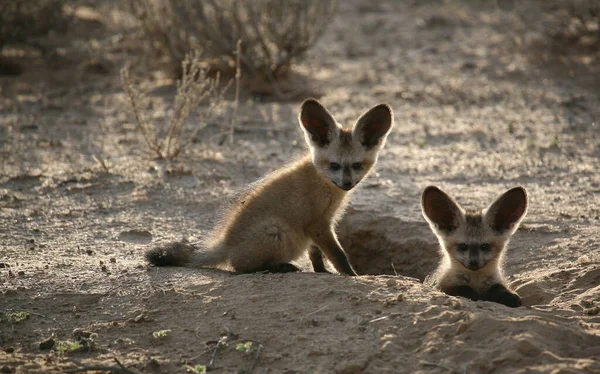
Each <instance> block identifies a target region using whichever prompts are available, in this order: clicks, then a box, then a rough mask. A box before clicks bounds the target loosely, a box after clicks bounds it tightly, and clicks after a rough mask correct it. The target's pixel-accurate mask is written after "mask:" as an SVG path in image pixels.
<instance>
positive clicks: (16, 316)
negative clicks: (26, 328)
mask: <svg viewBox="0 0 600 374" xmlns="http://www.w3.org/2000/svg"><path fill="white" fill-rule="evenodd" d="M29 317H31V315H30V314H29V313H27V312H17V313H7V314H6V319H8V321H9V322H14V323H19V322H23V321H25V320H26V319H29Z"/></svg>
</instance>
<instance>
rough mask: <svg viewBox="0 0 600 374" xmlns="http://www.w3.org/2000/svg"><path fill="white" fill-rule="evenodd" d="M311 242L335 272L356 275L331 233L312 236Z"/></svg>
mask: <svg viewBox="0 0 600 374" xmlns="http://www.w3.org/2000/svg"><path fill="white" fill-rule="evenodd" d="M312 240H313V242H314V243H315V244H316V245H317V246H318V247H319V249H321V251H323V253H324V254H325V256H327V258H328V259H329V261H331V263H332V264H333V266H334V267H335V269H336V270H337V271H339V272H340V273H343V274H348V275H357V274H356V272H355V271H354V269H353V268H352V265H350V261H348V256H347V255H346V252H344V249H343V248H342V246H341V245H340V243H339V242H338V240H337V238H336V236H335V233H334V232H333V231H331V230H329V231H326V232H321V233H320V235H314V236H313V238H312Z"/></svg>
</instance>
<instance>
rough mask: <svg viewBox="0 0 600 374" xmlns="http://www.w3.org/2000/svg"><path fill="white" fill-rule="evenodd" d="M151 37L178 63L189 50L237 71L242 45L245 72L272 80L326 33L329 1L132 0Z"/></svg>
mask: <svg viewBox="0 0 600 374" xmlns="http://www.w3.org/2000/svg"><path fill="white" fill-rule="evenodd" d="M132 4H133V9H134V13H135V14H136V15H137V17H138V18H139V19H140V20H141V24H142V27H143V30H144V33H145V36H146V38H147V40H149V41H151V42H152V43H153V45H154V46H155V47H157V48H158V49H159V50H160V51H162V52H165V53H167V54H168V55H169V56H170V58H171V60H172V62H173V63H177V64H178V63H179V61H181V59H182V58H183V56H184V55H185V53H186V52H187V51H190V50H201V51H202V55H203V56H204V57H206V58H208V59H211V60H213V61H216V62H217V64H218V65H219V66H220V67H221V69H226V70H229V72H230V73H233V69H234V67H235V58H236V56H235V54H236V45H237V42H238V40H241V43H242V55H241V68H242V72H243V73H244V75H245V76H249V75H250V76H253V77H256V76H260V77H263V78H264V79H265V80H268V81H274V80H275V79H277V78H280V77H282V76H283V75H285V73H286V72H287V70H288V69H289V67H290V65H291V63H292V62H293V61H294V60H295V59H297V58H300V57H302V56H303V55H304V54H305V53H306V51H307V50H308V49H309V48H310V47H312V46H313V45H314V44H315V42H316V41H317V40H318V39H319V37H320V36H321V35H322V34H323V32H324V30H325V28H326V27H327V25H328V24H329V23H330V22H331V19H332V17H333V15H334V13H335V10H336V9H337V1H329V0H251V1H248V0H132Z"/></svg>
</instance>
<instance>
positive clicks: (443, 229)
mask: <svg viewBox="0 0 600 374" xmlns="http://www.w3.org/2000/svg"><path fill="white" fill-rule="evenodd" d="M421 209H422V211H423V216H424V217H425V219H426V220H427V222H429V226H430V227H431V229H432V230H433V232H434V234H435V235H436V236H437V238H438V240H439V241H440V246H441V249H442V254H443V260H442V263H441V264H440V265H439V267H438V268H437V270H436V271H435V272H434V273H433V274H432V275H430V276H429V277H428V278H427V279H426V283H429V284H430V285H433V286H435V287H436V288H438V289H440V290H441V291H443V292H444V293H446V294H448V295H452V296H462V297H466V298H469V299H471V300H475V301H476V300H485V301H493V302H496V303H500V304H504V305H506V306H509V307H518V306H520V305H521V298H520V297H519V295H517V294H516V293H514V292H512V291H510V290H509V289H508V288H507V287H506V285H505V282H504V278H503V275H502V260H503V255H504V249H505V248H506V245H507V244H508V241H509V239H510V237H511V235H512V234H513V233H514V232H515V231H516V230H517V227H518V226H519V223H520V222H521V220H522V219H523V217H524V216H525V212H526V211H527V192H526V191H525V189H524V188H523V187H515V188H512V189H510V190H508V191H507V192H505V193H504V194H503V195H502V196H500V197H499V198H498V199H496V201H494V202H493V203H492V204H491V205H490V206H489V207H488V208H487V209H485V210H483V211H465V210H464V209H463V208H462V207H461V206H460V205H459V204H458V203H457V202H456V201H454V200H453V199H452V198H451V197H450V196H448V195H447V194H445V193H444V192H443V191H442V190H440V189H439V188H437V187H433V186H430V187H427V188H426V189H425V191H423V196H422V198H421Z"/></svg>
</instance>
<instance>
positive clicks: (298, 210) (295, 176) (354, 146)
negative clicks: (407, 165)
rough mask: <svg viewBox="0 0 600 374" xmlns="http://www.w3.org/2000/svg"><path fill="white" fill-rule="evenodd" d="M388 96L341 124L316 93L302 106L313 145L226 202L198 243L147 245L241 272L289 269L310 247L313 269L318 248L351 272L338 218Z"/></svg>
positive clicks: (184, 260)
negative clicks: (217, 220)
mask: <svg viewBox="0 0 600 374" xmlns="http://www.w3.org/2000/svg"><path fill="white" fill-rule="evenodd" d="M393 118H394V117H393V113H392V109H391V108H390V107H389V106H388V105H386V104H380V105H377V106H375V107H373V108H371V109H370V110H368V111H367V112H365V113H364V114H363V115H362V116H360V117H359V118H358V120H357V121H356V123H355V124H354V127H352V129H345V128H343V127H341V126H340V125H339V124H338V123H337V122H336V121H335V119H334V118H333V116H332V115H331V114H330V113H329V112H328V111H327V110H326V109H325V108H324V107H323V106H322V105H321V104H320V103H319V102H318V101H316V100H314V99H308V100H306V101H304V103H303V104H302V108H301V109H300V116H299V122H300V127H301V128H302V130H303V131H304V135H305V139H306V142H307V144H308V147H309V150H310V153H309V154H307V155H306V156H304V157H303V158H301V159H300V160H298V161H296V162H293V163H291V164H288V165H287V166H284V167H283V168H281V169H279V170H277V171H275V172H273V173H271V174H269V175H267V176H266V177H265V178H264V179H263V180H261V181H259V182H257V183H256V184H254V185H253V186H252V189H249V190H248V192H247V193H246V194H244V195H243V196H242V197H241V198H239V199H237V201H236V202H235V203H234V204H233V205H232V206H230V207H229V209H228V210H227V212H226V214H225V216H224V217H223V219H222V221H221V223H220V224H218V225H217V226H216V227H215V229H214V230H213V231H212V232H211V233H210V234H209V235H208V236H207V237H206V238H205V239H204V240H203V242H202V243H201V244H200V246H199V248H196V247H195V246H192V245H189V244H185V243H172V244H167V245H164V246H159V247H156V248H154V249H152V250H150V251H148V252H147V253H146V258H147V259H148V261H149V262H151V263H152V264H154V265H157V266H168V265H171V266H187V267H197V268H201V267H220V268H228V269H233V270H234V271H235V272H238V273H252V272H258V271H269V272H291V271H298V270H299V269H298V268H297V267H296V266H294V265H293V264H291V263H290V262H291V261H294V260H296V259H298V258H299V257H300V256H301V255H302V254H303V253H305V252H306V251H307V250H308V249H309V248H310V251H309V257H310V260H311V262H312V264H313V268H314V270H315V271H316V272H326V269H325V265H324V263H323V256H322V254H325V257H327V259H329V260H330V261H331V262H332V264H333V266H334V267H335V269H336V270H337V271H338V272H340V273H343V274H347V275H356V272H355V271H354V269H353V268H352V266H351V265H350V262H349V261H348V258H347V256H346V253H345V252H344V250H343V249H342V247H341V246H340V244H339V242H338V240H337V237H336V235H335V224H336V222H337V220H338V219H339V218H340V217H341V215H342V214H343V212H344V208H345V206H346V204H347V203H348V197H349V196H348V195H349V191H350V190H352V189H353V188H354V187H355V186H356V185H357V184H358V183H359V182H360V181H361V180H362V179H363V178H364V177H365V176H366V175H367V174H368V173H369V171H370V170H371V168H372V167H373V165H375V163H376V162H377V156H378V154H379V151H380V150H381V148H382V147H383V145H384V144H385V139H386V137H387V135H388V134H389V132H390V130H391V128H392V125H393V122H394V119H393Z"/></svg>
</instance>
